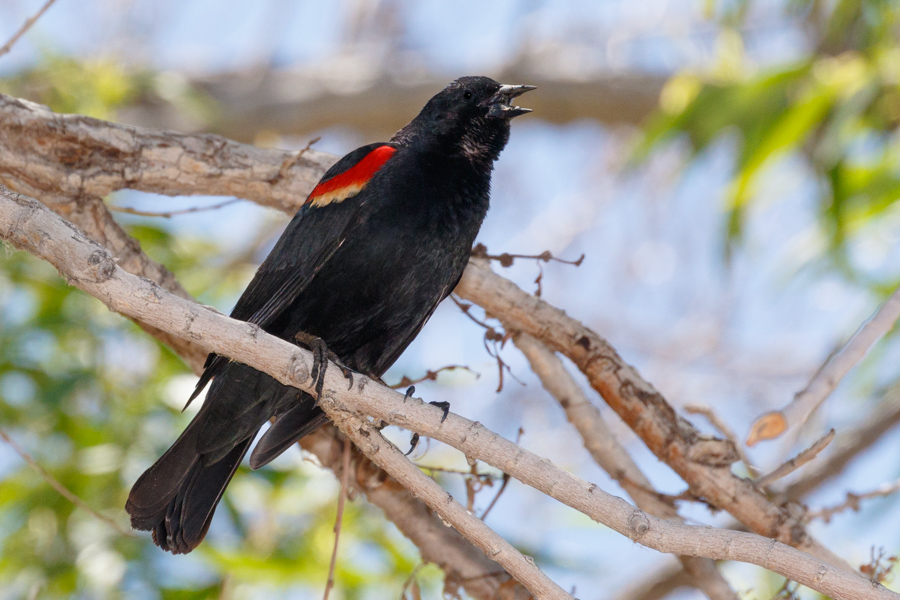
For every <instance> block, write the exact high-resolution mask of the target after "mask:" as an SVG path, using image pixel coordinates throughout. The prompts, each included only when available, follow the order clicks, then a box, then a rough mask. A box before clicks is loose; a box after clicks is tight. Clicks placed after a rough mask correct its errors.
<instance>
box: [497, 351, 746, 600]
mask: <svg viewBox="0 0 900 600" xmlns="http://www.w3.org/2000/svg"><path fill="white" fill-rule="evenodd" d="M513 342H514V343H515V344H516V347H518V348H519V350H521V351H522V353H523V354H524V355H525V357H526V358H527V359H528V362H529V363H530V364H531V369H532V370H533V371H534V372H535V374H536V375H537V376H538V378H540V380H541V383H542V384H543V386H544V388H545V389H546V390H547V391H548V392H550V394H551V395H552V396H553V397H554V398H556V400H557V401H558V402H559V405H560V406H561V407H562V408H563V410H564V411H565V413H566V418H567V419H568V420H569V423H571V424H572V425H573V426H574V427H575V429H576V430H578V433H579V434H580V435H581V439H582V440H583V441H584V447H585V448H587V450H588V452H590V454H591V457H593V459H594V461H595V462H596V463H597V464H598V465H600V467H601V468H602V469H603V470H604V471H606V472H607V473H608V474H609V476H610V477H612V478H613V479H615V480H616V481H617V482H619V485H621V486H622V488H623V489H624V490H625V491H626V492H628V495H629V496H631V498H632V499H633V500H634V503H635V504H636V505H637V506H638V508H640V509H641V510H644V511H646V512H648V513H649V514H651V515H653V516H656V517H659V518H660V519H667V520H670V521H676V522H678V523H683V522H684V520H683V519H682V518H681V516H680V515H679V514H678V511H677V510H675V506H674V505H673V504H672V503H671V502H670V501H667V500H664V499H663V497H662V496H661V495H660V494H655V493H653V484H652V483H650V480H649V479H647V477H646V476H645V475H644V473H643V471H641V469H640V467H638V465H637V463H635V462H634V460H633V459H632V458H631V455H629V454H628V452H627V451H626V450H625V448H624V447H623V446H622V445H621V444H620V443H619V441H618V440H617V439H616V436H615V435H614V434H613V432H612V431H610V429H609V428H608V427H607V426H606V422H605V421H604V420H603V416H602V415H601V414H600V411H599V410H598V409H597V407H596V406H594V405H593V404H592V403H591V401H590V400H588V399H587V397H586V396H585V395H584V393H583V392H582V391H581V388H580V387H579V386H578V384H577V383H575V380H574V379H572V376H571V375H570V374H569V372H568V371H566V368H565V366H564V365H563V364H562V361H561V360H560V359H559V358H558V357H557V356H556V354H554V353H553V352H551V351H550V350H549V349H548V348H547V347H546V346H545V345H544V344H542V343H541V342H539V341H538V340H536V339H534V338H533V337H531V336H530V335H528V334H524V333H520V334H518V335H515V336H513ZM679 560H680V561H681V563H682V565H684V569H685V571H687V572H688V573H689V574H690V575H691V581H692V582H693V583H694V585H695V586H696V587H697V588H699V589H700V590H702V591H703V593H705V594H706V595H707V596H708V597H709V598H710V600H725V599H731V600H737V594H735V593H734V591H733V590H732V589H731V587H730V586H729V585H728V582H727V581H725V578H724V577H722V574H721V573H719V570H718V569H717V568H716V564H715V563H714V562H713V561H711V560H709V559H703V558H695V557H690V556H681V557H679Z"/></svg>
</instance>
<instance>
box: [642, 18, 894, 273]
mask: <svg viewBox="0 0 900 600" xmlns="http://www.w3.org/2000/svg"><path fill="white" fill-rule="evenodd" d="M739 4H741V5H743V4H745V3H739ZM789 10H790V13H791V16H792V18H793V19H795V20H798V21H799V22H800V23H801V25H802V27H803V29H805V30H806V31H807V33H808V36H809V40H810V43H811V47H810V49H809V52H808V53H807V54H806V56H804V57H802V58H800V59H798V60H796V61H795V62H793V63H792V64H787V65H781V66H778V67H774V68H767V69H765V70H762V71H757V70H756V69H755V67H754V66H753V65H751V64H749V63H748V62H747V61H746V59H745V57H744V53H743V43H742V39H741V37H740V35H739V34H738V33H737V29H728V28H726V29H725V30H724V31H723V32H722V33H721V34H720V38H719V41H718V62H717V63H716V64H715V65H714V66H713V67H712V69H710V71H709V72H707V73H704V74H697V73H682V74H680V75H678V76H676V77H674V78H673V79H672V80H671V81H670V82H669V83H668V85H667V86H666V88H665V90H664V92H663V94H662V97H661V108H662V110H661V112H660V114H659V115H658V116H657V117H656V118H655V119H654V120H653V121H652V122H651V123H649V124H648V126H647V128H646V130H645V137H644V139H643V141H642V144H641V145H640V146H639V148H638V152H637V156H638V157H642V156H645V155H646V154H647V153H648V152H649V151H650V150H651V149H653V148H655V147H657V146H658V145H659V144H660V143H661V142H663V141H665V140H671V139H673V138H677V139H686V140H687V141H688V142H689V144H690V147H691V150H692V151H693V153H694V154H695V155H697V154H699V153H702V152H703V151H704V150H706V149H707V148H709V147H710V146H711V145H712V144H714V143H716V142H717V141H719V140H722V139H726V140H728V141H729V142H733V143H734V144H735V147H736V153H735V156H736V161H735V172H734V177H733V181H732V184H731V186H730V189H729V190H728V194H727V196H728V204H727V210H728V214H729V217H730V218H729V219H728V224H729V225H728V231H727V239H728V242H729V248H730V247H731V246H732V245H733V244H735V243H737V242H739V241H740V240H741V235H742V233H743V229H742V227H743V224H744V222H745V211H746V210H747V208H748V207H749V206H750V205H751V204H752V203H754V202H760V201H762V200H763V198H762V197H761V194H760V193H759V185H760V183H761V181H762V180H763V178H764V176H765V175H766V173H767V171H769V169H770V168H771V167H772V166H773V165H774V164H775V163H777V162H778V161H780V160H784V159H785V158H794V157H800V158H801V159H802V160H804V161H805V163H806V164H808V165H809V167H810V168H811V169H812V172H813V173H814V174H815V175H816V176H817V178H818V181H819V183H820V189H821V193H820V195H819V198H818V206H819V214H820V217H821V218H820V223H821V226H822V230H823V232H824V233H825V236H826V238H827V241H828V244H827V245H828V247H829V249H830V251H831V252H830V256H831V257H832V258H833V259H835V264H837V265H838V266H840V267H841V268H843V269H844V271H845V273H846V274H848V275H851V276H856V275H858V273H857V272H856V271H855V270H854V269H852V268H850V266H849V265H848V263H847V260H846V250H847V247H848V242H850V241H852V240H854V239H858V236H860V235H863V232H864V231H865V230H866V228H867V227H869V226H870V225H871V224H872V223H873V222H875V220H876V219H879V218H881V217H889V216H892V215H893V213H894V212H896V206H895V203H896V201H897V200H898V199H900V160H898V159H900V135H898V125H900V5H898V3H896V2H893V1H890V0H836V1H834V2H824V1H821V0H794V1H793V2H791V3H789ZM742 13H743V9H742V12H741V14H742ZM728 14H729V15H733V14H734V12H730V13H728ZM894 276H896V274H894ZM871 283H872V284H873V285H878V284H880V283H882V282H878V281H873V282H871Z"/></svg>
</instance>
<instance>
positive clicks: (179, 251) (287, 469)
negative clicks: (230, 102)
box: [0, 57, 441, 600]
mask: <svg viewBox="0 0 900 600" xmlns="http://www.w3.org/2000/svg"><path fill="white" fill-rule="evenodd" d="M176 79H177V78H176ZM0 90H2V91H4V92H7V93H13V94H19V95H23V96H25V97H28V98H29V99H32V100H35V101H38V102H42V103H46V104H48V105H49V106H50V107H51V108H52V109H53V110H56V111H60V112H73V113H81V114H89V115H92V116H96V117H101V118H114V115H115V111H116V109H117V108H118V107H120V106H122V105H123V104H124V103H127V102H131V101H133V100H134V99H135V98H136V97H137V96H139V95H141V94H147V93H156V92H157V91H160V90H162V91H164V92H166V93H171V94H174V93H176V92H177V93H182V94H183V97H184V98H189V97H190V96H191V92H190V91H189V90H184V89H181V88H179V86H178V82H177V81H176V80H174V79H173V78H172V77H171V76H165V75H163V76H153V77H150V76H148V75H146V74H136V75H135V74H129V73H127V72H126V71H124V70H123V69H122V68H121V67H120V66H117V65H116V64H115V63H113V62H108V61H96V62H77V61H74V60H72V59H68V58H59V57H47V58H46V59H45V61H44V62H43V63H42V64H41V65H39V66H38V67H36V68H35V69H32V70H31V71H29V72H28V73H24V74H21V75H18V76H15V77H12V78H10V79H7V80H5V81H3V80H0ZM148 90H149V91H148ZM173 90H174V91H173ZM186 101H188V102H190V100H186ZM198 102H199V104H198V105H202V104H203V102H202V99H201V100H200V101H198ZM122 221H123V222H130V223H131V225H129V226H128V230H129V233H131V234H132V235H133V236H134V237H135V238H136V239H138V241H139V242H140V243H141V245H142V247H143V248H144V250H145V251H146V252H147V253H148V254H149V255H150V256H152V257H153V258H155V259H156V260H158V261H160V262H161V263H163V264H165V265H167V266H168V267H169V268H170V269H172V270H173V271H174V272H175V273H176V274H177V275H178V277H179V279H180V280H181V281H183V282H184V283H185V284H186V285H187V287H188V289H189V291H190V292H192V293H194V294H195V295H197V296H198V298H199V299H200V300H201V301H202V302H205V303H209V304H217V305H220V306H227V305H228V304H230V302H232V301H233V299H234V297H235V295H236V294H237V293H238V292H239V290H240V289H241V288H242V287H243V286H244V285H245V284H246V281H247V279H248V278H249V276H250V274H251V273H252V266H251V265H250V264H248V257H247V256H244V255H243V254H241V253H240V252H241V251H240V249H237V250H236V249H235V248H232V247H221V246H220V245H219V244H218V243H216V242H213V241H211V239H209V238H204V237H199V236H185V235H179V236H177V237H176V236H173V235H172V234H171V233H170V231H168V230H167V229H166V227H167V225H168V223H169V222H168V221H166V220H164V219H139V218H129V217H124V218H122ZM194 381H196V378H195V377H194V376H193V375H192V374H191V373H190V371H189V370H188V369H187V367H186V366H185V365H184V364H183V363H182V362H181V360H180V359H179V358H178V357H177V356H175V355H174V354H172V353H171V352H170V351H169V350H168V349H167V348H165V347H164V346H162V345H160V344H158V343H157V342H155V340H152V339H151V338H148V337H147V336H146V335H145V334H144V333H143V332H142V331H140V330H139V329H138V328H137V327H136V326H134V325H133V324H131V323H130V322H128V321H126V320H125V319H123V318H121V317H119V316H118V315H115V314H113V313H111V312H109V311H108V310H107V309H106V308H105V307H104V306H103V305H102V304H100V303H99V302H97V301H96V300H94V299H92V298H90V297H89V296H87V295H85V294H84V293H82V292H80V291H79V290H77V289H76V288H73V287H69V286H67V285H66V283H65V281H63V280H62V279H61V278H60V277H59V275H58V274H57V273H56V271H55V270H54V269H53V268H52V267H51V266H50V265H48V264H46V263H44V262H42V261H40V260H38V259H36V258H34V257H32V256H30V255H28V254H27V253H24V252H14V251H12V249H9V248H4V251H3V253H2V257H0V427H2V429H3V431H4V432H5V433H7V434H8V435H9V436H11V437H12V438H13V439H14V440H15V441H16V443H17V444H18V445H19V446H21V447H22V448H23V449H24V450H25V451H26V452H28V453H29V454H30V455H31V456H32V457H33V458H34V459H35V460H36V461H37V462H38V463H39V464H40V465H41V466H42V467H43V468H44V469H45V470H46V471H47V472H48V473H49V474H50V476H51V477H53V478H54V479H56V480H58V481H59V482H60V483H62V485H64V486H65V487H66V488H68V489H69V490H70V491H71V492H73V493H74V494H75V495H76V496H78V497H79V498H80V499H82V500H83V501H84V502H85V503H87V505H89V506H90V507H92V508H93V509H94V510H96V511H99V512H100V513H101V514H103V515H105V516H107V517H108V518H110V519H112V520H113V521H114V522H115V523H116V524H117V525H118V527H114V526H112V525H110V524H109V523H107V522H104V521H103V520H101V519H98V518H97V517H95V516H93V515H92V514H89V513H88V512H86V511H83V510H82V509H80V508H78V507H76V506H75V505H73V504H72V503H71V502H70V501H68V500H67V499H65V498H64V497H63V496H61V495H60V494H59V493H58V492H57V491H55V490H54V489H53V488H52V486H51V485H50V483H49V482H48V481H46V480H45V479H44V478H43V477H42V476H41V475H40V474H38V473H37V472H36V471H35V470H33V469H31V468H30V467H29V466H28V465H27V464H26V463H25V461H24V460H23V459H22V458H21V457H20V456H18V455H17V454H16V453H15V451H14V450H13V449H12V448H11V447H10V446H9V445H7V444H5V443H3V442H2V440H0V581H2V582H3V585H2V586H0V600H7V599H9V600H12V599H14V598H42V599H43V598H50V599H52V598H113V599H115V598H129V599H131V598H148V599H166V600H168V599H179V600H182V599H185V600H186V599H207V598H222V597H229V598H233V599H240V598H277V597H307V596H310V597H317V596H319V595H320V594H321V590H322V588H323V587H324V585H325V577H326V574H327V572H328V560H329V557H330V555H331V548H332V544H333V540H334V533H333V531H332V528H333V526H334V519H335V512H336V504H337V491H338V485H337V483H336V482H335V480H334V477H333V476H332V475H331V473H330V472H328V471H324V470H322V469H320V468H318V467H315V466H313V465H312V464H310V463H308V462H306V463H304V462H301V460H300V454H299V453H295V454H293V455H292V456H288V458H286V459H280V462H279V461H276V462H275V463H274V464H273V465H270V466H269V467H268V468H266V469H263V470H261V471H258V472H251V471H249V470H248V469H246V468H242V469H241V470H240V471H239V472H238V474H237V475H236V477H235V480H234V481H233V482H232V484H231V486H230V487H229V493H228V494H227V495H226V496H225V498H224V500H223V503H222V505H221V507H220V509H219V510H218V512H217V515H216V519H215V520H214V522H213V525H212V528H211V531H210V534H209V537H208V539H207V541H206V543H204V544H203V546H201V548H200V549H198V550H197V551H195V552H194V553H193V554H191V555H189V556H187V557H172V556H170V555H168V554H164V553H163V552H161V551H160V550H159V549H157V548H156V547H155V546H153V544H152V542H151V540H150V536H149V534H147V533H140V534H136V535H133V536H132V535H123V533H122V531H126V532H127V531H129V527H128V521H127V515H126V514H125V511H124V505H125V499H126V497H127V494H128V490H129V489H130V487H131V485H132V484H133V483H134V481H135V480H136V478H137V477H138V476H139V475H140V473H141V472H142V471H143V469H144V468H146V467H147V466H149V465H150V464H151V463H152V462H153V461H154V460H156V458H158V457H159V456H160V455H161V454H162V452H164V451H165V450H166V448H167V447H168V445H169V444H170V443H171V442H172V441H173V440H175V439H176V438H177V437H178V435H179V433H180V432H181V431H182V429H183V428H184V427H185V426H186V425H187V422H188V420H189V419H190V418H191V416H192V414H183V413H181V407H182V406H183V402H184V401H185V400H186V398H187V396H188V394H189V393H190V389H191V388H192V387H193V382H194ZM289 454H290V453H289ZM292 458H293V462H291V459H292ZM339 556H340V560H339V563H338V566H337V573H336V581H337V587H336V589H335V590H334V592H333V594H332V597H334V598H346V599H365V598H382V597H385V594H384V592H385V591H386V590H388V591H389V595H390V596H396V597H399V595H400V591H401V588H402V586H403V583H404V581H406V579H407V578H408V577H409V575H410V573H412V572H413V571H414V570H415V568H416V565H417V563H418V560H419V558H418V551H417V550H416V549H415V547H414V546H412V544H410V543H409V542H408V541H407V540H406V539H405V538H403V537H402V536H401V535H400V534H399V532H398V531H397V530H396V529H395V528H394V527H393V525H391V524H389V523H387V522H386V521H385V519H384V518H383V516H382V515H381V513H380V511H378V510H377V509H374V508H373V507H371V506H370V505H368V504H366V503H364V502H353V503H350V504H348V506H347V510H346V511H345V514H344V520H343V529H342V536H341V550H340V555H339ZM416 581H417V582H418V583H417V584H418V585H419V586H421V587H422V588H423V589H425V590H428V591H429V592H431V593H433V594H436V593H438V592H437V590H439V589H440V585H441V576H440V571H439V570H438V569H437V568H436V567H429V568H426V569H421V570H419V571H418V574H417V576H416Z"/></svg>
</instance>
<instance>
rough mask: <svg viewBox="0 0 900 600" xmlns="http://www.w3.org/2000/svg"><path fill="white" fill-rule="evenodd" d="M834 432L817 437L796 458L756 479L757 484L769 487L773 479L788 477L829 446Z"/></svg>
mask: <svg viewBox="0 0 900 600" xmlns="http://www.w3.org/2000/svg"><path fill="white" fill-rule="evenodd" d="M834 434H835V432H834V429H832V430H831V431H829V432H828V433H826V434H825V435H823V436H822V437H820V438H819V439H817V440H816V441H815V442H813V445H812V446H810V447H809V448H807V449H806V450H803V451H802V452H800V454H798V455H797V456H795V457H794V458H792V459H790V460H788V461H787V462H785V463H784V464H783V465H781V466H780V467H778V468H777V469H775V470H774V471H772V472H771V473H769V474H767V475H763V476H762V477H760V478H758V479H757V480H756V485H758V486H759V487H761V488H764V487H767V486H768V485H769V484H770V483H772V482H773V481H777V480H779V479H781V478H782V477H787V476H788V475H790V474H791V473H793V472H794V471H796V470H797V469H799V468H800V467H802V466H803V465H805V464H807V463H809V462H811V461H812V460H813V459H815V458H816V457H817V456H818V455H819V453H820V452H821V451H822V450H824V449H825V448H827V447H828V444H830V443H831V440H833V439H834Z"/></svg>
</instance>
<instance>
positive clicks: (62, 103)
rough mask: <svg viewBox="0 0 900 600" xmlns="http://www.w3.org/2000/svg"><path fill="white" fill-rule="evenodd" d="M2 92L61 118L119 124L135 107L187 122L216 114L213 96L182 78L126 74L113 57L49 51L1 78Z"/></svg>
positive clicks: (167, 74)
mask: <svg viewBox="0 0 900 600" xmlns="http://www.w3.org/2000/svg"><path fill="white" fill-rule="evenodd" d="M0 92H2V93H4V94H10V95H12V96H17V97H21V98H28V99H29V100H31V101H33V102H39V103H41V104H46V105H47V106H50V107H51V108H53V110H55V111H56V112H61V113H71V114H81V115H88V116H90V117H96V118H98V119H107V120H115V115H116V110H117V109H120V108H123V107H126V106H129V105H134V104H138V103H140V104H145V105H163V104H164V105H167V106H169V107H171V108H172V109H174V110H177V111H178V112H179V113H180V114H183V115H184V116H185V117H188V118H195V117H196V118H200V117H209V116H210V115H214V114H215V111H216V106H215V102H214V101H213V100H212V99H211V98H210V97H209V95H207V94H205V93H203V91H202V90H199V89H197V88H195V87H192V86H191V85H189V83H188V81H187V79H186V78H185V77H184V76H183V75H180V74H178V73H173V72H162V73H153V72H149V71H144V70H127V69H126V68H125V67H124V66H123V65H121V64H120V63H119V62H117V61H115V60H114V59H111V58H99V59H93V60H81V59H75V58H72V57H69V56H60V55H58V54H55V53H52V52H46V53H45V56H44V58H43V60H42V61H41V62H40V63H38V64H37V65H36V66H35V67H33V68H31V69H28V70H26V71H23V72H21V73H18V74H15V75H13V76H11V77H8V78H6V79H0Z"/></svg>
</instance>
